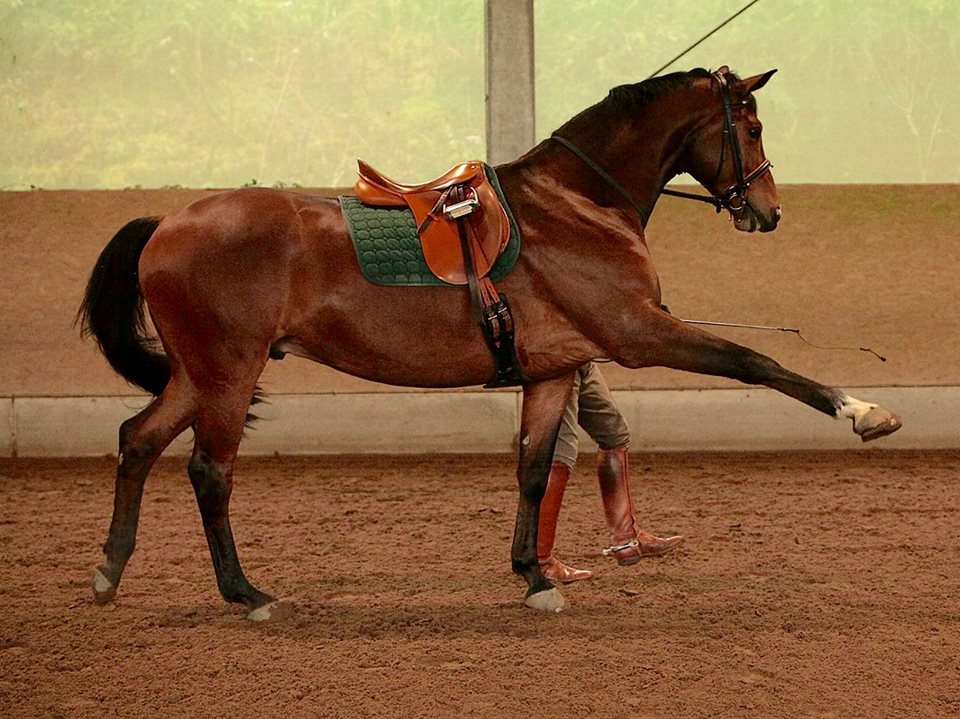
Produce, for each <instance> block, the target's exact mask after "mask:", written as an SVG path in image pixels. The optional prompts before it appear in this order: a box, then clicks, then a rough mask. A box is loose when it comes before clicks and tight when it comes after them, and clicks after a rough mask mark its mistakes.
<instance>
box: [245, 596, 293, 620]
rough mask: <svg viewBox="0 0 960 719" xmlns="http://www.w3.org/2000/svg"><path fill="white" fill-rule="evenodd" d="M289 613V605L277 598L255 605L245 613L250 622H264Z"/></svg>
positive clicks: (281, 617)
mask: <svg viewBox="0 0 960 719" xmlns="http://www.w3.org/2000/svg"><path fill="white" fill-rule="evenodd" d="M289 614H290V605H289V604H286V603H285V602H282V601H280V600H279V599H277V600H276V601H273V602H270V603H269V604H264V605H263V606H262V607H257V608H256V609H254V610H253V611H252V612H250V613H249V614H247V620H248V621H251V622H266V621H270V620H271V619H283V618H284V617H286V616H288V615H289Z"/></svg>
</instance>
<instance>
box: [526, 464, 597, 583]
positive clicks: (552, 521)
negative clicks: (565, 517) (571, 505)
mask: <svg viewBox="0 0 960 719" xmlns="http://www.w3.org/2000/svg"><path fill="white" fill-rule="evenodd" d="M569 479H570V468H569V467H568V466H567V465H565V464H564V463H563V462H554V463H553V464H552V465H551V466H550V477H549V478H548V479H547V490H546V492H544V494H543V499H542V500H541V501H540V523H539V525H538V526H537V559H538V560H539V561H540V569H541V570H543V576H545V577H546V578H547V579H549V580H550V581H553V582H565V583H567V584H569V583H570V582H577V581H579V580H581V579H590V577H592V576H593V572H591V571H588V570H586V569H574V568H573V567H568V566H567V565H566V564H564V563H563V562H561V561H560V560H559V559H557V558H556V557H555V556H553V540H554V539H555V538H556V536H557V518H558V517H559V516H560V505H561V504H562V503H563V493H564V491H565V490H566V488H567V480H569Z"/></svg>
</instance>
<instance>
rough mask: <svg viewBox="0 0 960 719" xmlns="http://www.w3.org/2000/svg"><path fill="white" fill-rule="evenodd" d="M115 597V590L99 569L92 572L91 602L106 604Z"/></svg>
mask: <svg viewBox="0 0 960 719" xmlns="http://www.w3.org/2000/svg"><path fill="white" fill-rule="evenodd" d="M115 596H117V588H116V587H115V586H113V582H111V581H110V580H109V579H107V578H106V576H105V575H104V573H103V572H101V571H100V570H99V569H94V570H93V601H94V602H96V603H97V604H106V603H107V602H109V601H110V600H111V599H113V598H114V597H115Z"/></svg>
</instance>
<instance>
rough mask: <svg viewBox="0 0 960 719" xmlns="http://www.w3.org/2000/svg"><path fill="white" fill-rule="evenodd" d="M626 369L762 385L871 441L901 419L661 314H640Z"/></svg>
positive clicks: (624, 361) (896, 426)
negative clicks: (652, 369) (650, 369)
mask: <svg viewBox="0 0 960 719" xmlns="http://www.w3.org/2000/svg"><path fill="white" fill-rule="evenodd" d="M621 363H622V364H625V365H626V366H628V367H650V366H662V367H671V368H673V369H680V370H685V371H687V372H697V373H699V374H709V375H717V376H721V377H729V378H730V379H735V380H739V381H740V382H744V383H746V384H762V385H766V386H767V387H770V388H771V389H775V390H777V391H778V392H782V393H783V394H785V395H788V396H789V397H793V398H794V399H797V400H800V401H801V402H803V403H804V404H808V405H810V406H811V407H813V408H814V409H818V410H820V411H821V412H823V413H824V414H828V415H830V416H831V417H834V418H836V419H841V418H847V419H851V420H853V431H854V432H856V433H857V434H858V435H859V436H860V438H861V439H862V440H863V441H864V442H867V441H869V440H872V439H877V438H878V437H883V436H885V435H888V434H891V433H893V432H896V431H897V430H898V429H900V427H901V426H902V424H903V423H902V422H901V420H900V417H898V416H897V415H896V414H894V413H893V412H890V411H889V410H886V409H884V408H883V407H880V406H879V405H876V404H872V403H869V402H863V401H861V400H858V399H856V398H854V397H851V396H850V395H848V394H846V393H845V392H842V391H841V390H838V389H835V388H833V387H827V386H826V385H822V384H820V383H818V382H814V381H813V380H811V379H807V378H806V377H803V376H801V375H798V374H796V373H795V372H791V371H790V370H787V369H784V368H783V367H781V366H780V365H779V364H778V363H777V362H775V361H774V360H772V359H770V358H769V357H767V356H765V355H762V354H760V353H759V352H755V351H754V350H751V349H749V348H747V347H743V346H741V345H738V344H735V343H733V342H729V341H727V340H725V339H723V338H721V337H717V336H716V335H712V334H710V333H709V332H704V331H703V330H700V329H698V328H696V327H692V326H690V325H688V324H685V323H684V322H683V321H682V320H679V319H677V318H676V317H673V316H672V315H669V314H667V313H665V312H662V311H660V310H659V309H652V308H651V309H650V310H649V311H647V312H645V313H644V314H643V315H642V320H641V325H640V334H639V335H638V337H637V339H636V341H635V343H633V344H632V346H631V347H630V348H629V349H628V350H627V353H626V355H625V356H624V357H623V358H622V361H621Z"/></svg>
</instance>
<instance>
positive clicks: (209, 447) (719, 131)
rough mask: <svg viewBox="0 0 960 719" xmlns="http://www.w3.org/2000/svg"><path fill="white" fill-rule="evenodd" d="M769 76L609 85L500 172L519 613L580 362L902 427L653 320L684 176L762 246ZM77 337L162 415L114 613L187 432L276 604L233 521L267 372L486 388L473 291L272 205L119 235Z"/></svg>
mask: <svg viewBox="0 0 960 719" xmlns="http://www.w3.org/2000/svg"><path fill="white" fill-rule="evenodd" d="M773 72H774V71H773V70H771V71H770V72H767V73H764V74H761V75H756V76H753V77H749V78H747V79H741V78H739V77H738V76H737V75H735V74H733V73H731V72H730V71H729V70H728V69H727V68H726V67H724V68H721V69H720V70H718V71H716V72H713V73H711V72H708V71H706V70H703V69H696V70H692V71H690V72H683V73H672V74H669V75H664V76H661V77H657V78H653V79H651V80H646V81H644V82H641V83H637V84H632V85H623V86H619V87H616V88H614V89H613V90H611V91H610V93H609V95H608V96H607V97H606V98H605V99H603V100H601V101H600V102H598V103H597V104H595V105H593V106H592V107H590V108H588V109H586V110H584V111H583V112H581V113H580V114H578V115H576V116H575V117H574V118H573V119H571V120H569V121H568V122H567V123H565V124H564V125H563V126H562V127H560V128H559V130H557V132H556V133H554V135H553V136H552V137H551V138H549V139H547V140H545V141H543V142H541V143H540V144H539V145H537V146H536V147H534V148H533V149H532V150H530V151H529V152H528V153H527V154H525V155H524V156H522V157H520V158H519V159H517V160H516V161H514V162H510V163H507V164H504V165H500V166H498V167H497V168H496V173H497V175H498V177H499V180H500V185H501V187H502V190H503V193H504V196H505V197H506V199H507V201H508V204H509V206H510V207H511V208H512V210H513V213H514V215H515V217H516V220H517V223H518V225H519V228H520V230H521V236H522V251H521V253H520V256H519V259H518V261H517V264H516V266H515V267H514V269H513V270H512V271H511V272H510V273H509V274H508V275H507V276H506V277H505V278H504V279H503V280H502V282H501V283H500V286H501V288H502V290H503V292H504V294H506V295H508V296H509V298H510V304H511V307H512V309H513V312H514V323H515V332H516V348H517V358H518V360H519V362H520V365H521V366H522V370H523V372H524V375H525V379H524V381H523V383H522V392H523V408H522V412H521V426H520V442H519V458H518V466H517V479H518V482H519V504H518V508H517V517H516V525H515V529H514V536H513V544H512V548H511V560H512V568H513V571H514V572H515V573H517V574H519V575H520V576H522V577H523V578H524V579H525V580H526V582H527V592H526V595H525V600H524V603H525V604H526V605H527V606H531V607H534V608H537V609H541V610H545V611H559V610H560V609H561V608H562V607H563V606H564V603H565V600H564V598H563V597H562V595H561V594H560V592H559V591H558V590H557V589H556V588H555V587H553V585H552V584H551V583H550V582H549V581H548V580H547V579H545V578H544V576H543V574H542V572H541V570H540V565H539V563H538V561H537V553H536V547H537V525H538V520H539V509H540V499H541V497H542V496H543V492H544V488H545V485H546V481H547V475H548V472H549V467H550V462H551V457H552V454H553V449H554V443H555V440H556V435H557V430H558V427H559V424H560V421H561V415H562V412H563V408H564V406H565V405H566V403H567V400H568V397H569V395H570V392H571V386H572V379H573V373H574V372H575V370H576V368H577V367H579V366H581V365H583V364H584V363H586V362H587V361H589V360H594V359H605V360H613V361H616V362H618V363H620V364H621V365H624V366H626V367H630V368H640V367H649V366H655V365H656V366H664V367H672V368H674V369H678V370H686V371H689V372H698V373H703V374H708V375H720V376H724V377H730V378H733V379H736V380H739V381H741V382H744V383H749V384H761V385H766V386H768V387H771V388H773V389H775V390H777V391H779V392H782V393H784V394H787V395H789V396H790V397H793V398H795V399H798V400H800V401H801V402H803V403H805V404H808V405H810V406H811V407H813V408H814V409H817V410H820V411H821V412H823V413H825V414H827V415H830V416H831V417H836V418H849V419H852V420H853V429H854V431H855V432H856V433H857V434H858V435H860V436H861V437H862V438H863V439H864V440H865V441H866V440H868V439H874V438H876V437H880V436H883V435H885V434H889V433H891V432H894V431H896V430H897V429H898V428H899V427H900V419H899V418H898V417H897V416H896V415H895V414H893V413H891V412H889V411H887V410H885V409H883V408H881V407H878V406H877V405H874V404H870V403H867V402H863V401H860V400H857V399H854V398H852V397H850V396H848V395H847V394H846V393H844V392H842V391H840V390H837V389H833V388H831V387H827V386H824V385H822V384H818V383H816V382H814V381H812V380H810V379H807V378H805V377H801V376H799V375H797V374H794V373H793V372H790V371H788V370H786V369H784V368H783V367H781V366H780V365H779V364H778V363H776V362H775V361H774V360H772V359H770V358H768V357H766V356H764V355H761V354H759V353H757V352H755V351H753V350H750V349H748V348H746V347H742V346H739V345H736V344H734V343H732V342H729V341H727V340H725V339H721V338H719V337H717V336H715V335H712V334H709V333H707V332H705V331H702V330H699V329H696V328H694V327H692V326H690V325H688V324H685V323H684V322H682V321H681V320H679V319H677V318H676V317H673V316H672V315H670V314H669V313H668V312H666V311H665V310H664V309H663V308H662V307H661V302H660V299H661V298H660V286H659V281H658V278H657V273H656V271H655V269H654V266H653V261H652V259H651V256H650V252H649V250H648V248H647V245H646V242H645V239H644V226H645V224H646V221H647V218H648V217H649V214H650V212H651V211H652V210H653V208H654V205H655V204H656V201H657V198H658V197H659V195H660V194H661V192H662V191H664V186H665V185H666V184H667V182H668V181H670V180H671V179H672V178H673V177H675V176H676V175H677V174H679V173H681V172H687V173H689V174H690V175H692V176H693V177H694V178H695V179H696V180H697V181H698V182H699V183H700V184H701V185H703V187H704V188H705V189H706V190H707V191H708V192H709V193H710V196H705V197H707V199H708V200H709V201H711V202H714V203H715V204H717V206H718V209H719V208H720V207H724V208H726V210H727V211H728V212H729V213H730V215H731V217H732V219H733V224H734V226H735V227H736V229H737V230H740V231H744V232H753V231H754V230H758V229H759V230H760V231H761V232H768V231H771V230H773V229H774V228H776V226H777V223H778V221H779V219H780V201H779V199H778V195H777V188H776V186H775V184H774V180H773V176H772V175H771V173H770V172H769V169H770V164H769V162H768V161H767V159H766V157H765V155H764V150H763V143H762V139H761V124H760V120H759V119H758V117H757V108H756V102H755V100H754V97H753V93H754V92H756V91H757V90H759V89H760V88H762V87H763V86H764V85H765V84H766V83H767V81H768V80H769V79H770V76H771V75H772V74H773ZM744 168H754V169H753V170H752V171H750V172H747V173H746V174H745V172H744ZM145 305H146V308H148V309H149V313H150V317H151V319H152V321H153V326H154V328H155V330H156V334H157V335H158V339H159V345H160V346H157V344H156V341H157V340H156V339H154V338H153V337H152V333H151V332H149V331H148V330H147V325H146V318H145ZM78 318H79V319H80V321H81V323H82V327H83V329H84V331H85V332H87V333H90V334H92V335H93V336H94V338H95V339H96V341H97V342H98V344H99V346H100V349H101V350H102V352H103V353H104V355H105V356H106V358H107V360H108V361H109V362H110V364H111V365H112V366H113V368H114V369H115V370H116V371H117V372H118V373H119V374H121V375H122V376H123V377H124V378H126V379H127V380H128V381H129V382H131V383H133V384H135V385H138V386H139V387H142V388H143V389H144V390H146V391H148V392H150V393H151V394H153V395H155V396H156V398H155V399H154V400H153V401H152V402H151V404H150V405H149V406H147V407H146V408H145V409H144V410H143V411H141V412H140V413H139V414H137V415H135V416H134V417H132V418H130V419H128V420H127V421H125V422H123V423H122V425H121V426H120V431H119V453H118V460H119V461H118V467H117V471H116V487H115V495H114V508H113V518H112V521H111V523H110V529H109V534H108V537H107V540H106V543H105V545H104V548H103V550H104V553H105V560H104V562H103V563H102V564H100V565H99V566H98V567H97V568H96V569H95V571H94V577H93V592H94V598H95V600H96V601H97V602H98V603H102V602H107V601H109V600H111V599H112V598H113V597H114V595H115V594H116V591H117V587H118V586H119V583H120V579H121V575H122V574H123V570H124V567H125V566H126V564H127V561H128V560H129V558H130V556H131V553H132V552H133V549H134V543H135V539H136V531H137V524H138V518H139V511H140V504H141V497H142V493H143V488H144V482H145V480H146V477H147V474H148V472H149V471H150V468H151V466H152V465H153V464H154V461H155V460H156V459H157V458H158V457H159V456H160V454H161V452H162V451H163V450H164V448H165V447H167V446H168V445H169V444H170V443H171V441H172V440H173V439H174V438H175V437H177V436H178V435H179V434H180V433H181V432H183V431H184V430H186V429H187V428H189V427H192V428H193V431H194V437H195V439H194V447H193V453H192V456H191V458H190V460H189V465H188V474H189V478H190V481H191V483H192V485H193V488H194V491H195V494H196V499H197V503H198V504H199V508H200V513H201V517H202V521H203V528H204V532H205V533H206V537H207V542H208V544H209V548H210V554H211V557H212V559H213V566H214V570H215V572H216V578H217V585H218V588H219V590H220V592H221V594H222V595H223V597H224V598H225V599H226V600H228V601H230V602H238V603H240V604H242V605H244V606H245V607H246V609H247V610H248V615H247V616H248V617H249V618H250V619H253V620H260V619H266V618H269V617H270V616H271V614H273V613H274V612H275V610H276V609H277V608H278V607H279V606H281V605H279V604H278V603H277V601H276V600H275V599H274V597H272V596H270V595H269V594H266V593H265V592H262V591H260V590H259V589H257V588H255V587H254V586H253V585H252V584H251V583H250V582H249V581H248V580H247V578H246V577H245V575H244V573H243V570H242V569H241V566H240V561H239V559H238V556H237V550H236V547H235V544H234V539H233V535H232V531H231V527H230V515H229V502H230V494H231V491H232V487H233V467H234V461H235V458H236V455H237V449H238V447H239V444H240V441H241V437H242V435H243V431H244V426H245V421H246V418H247V414H248V409H249V407H250V405H251V401H252V400H251V398H254V397H255V393H256V391H257V381H258V378H259V377H260V374H261V372H262V370H263V369H264V367H265V365H266V363H267V361H268V360H269V359H270V358H271V356H273V357H277V356H282V354H283V353H291V354H294V355H298V356H301V357H306V358H309V359H311V360H314V361H316V362H321V363H323V364H325V365H328V366H330V367H334V368H336V369H338V370H340V371H343V372H347V373H349V374H352V375H356V376H358V377H362V378H365V379H369V380H374V381H377V382H383V383H387V384H392V385H403V386H411V387H463V386H469V385H478V384H483V383H484V382H485V381H487V380H488V379H489V378H490V377H491V376H492V374H493V372H494V363H493V360H492V358H491V354H490V353H489V352H488V349H487V346H486V344H485V341H484V339H483V336H482V334H481V332H480V331H479V330H478V328H477V327H476V325H475V324H474V322H473V321H472V320H471V305H470V297H469V296H468V293H467V292H465V291H462V290H459V291H457V290H451V289H449V288H446V287H412V288H407V287H382V286H377V285H374V284H372V283H370V282H368V281H367V280H366V279H364V277H363V276H362V275H361V272H360V268H359V266H358V262H357V257H356V255H355V253H354V248H353V246H352V244H351V240H350V237H349V234H348V230H347V227H346V225H345V222H344V219H343V217H342V215H341V211H340V207H339V205H338V203H337V200H336V199H335V198H328V197H317V196H311V195H308V194H304V193H298V192H289V191H282V190H275V189H264V188H248V189H240V190H234V191H227V192H223V193H219V194H216V195H212V196H210V197H205V198H202V199H200V200H197V201H196V202H193V203H191V204H190V205H188V206H186V207H184V208H183V209H181V210H178V211H176V212H172V213H170V214H167V215H165V216H163V217H149V218H140V219H136V220H133V221H132V222H130V223H128V224H127V225H126V226H124V227H123V228H122V229H121V230H120V231H119V232H118V233H117V234H116V235H115V236H114V238H113V239H112V240H111V241H110V242H109V243H108V245H107V246H106V248H105V249H104V250H103V252H102V254H101V256H100V259H99V261H98V262H97V265H96V267H95V269H94V270H93V273H92V276H91V277H90V280H89V283H88V286H87V290H86V294H85V296H84V299H83V303H82V305H81V308H80V310H79V313H78Z"/></svg>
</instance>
